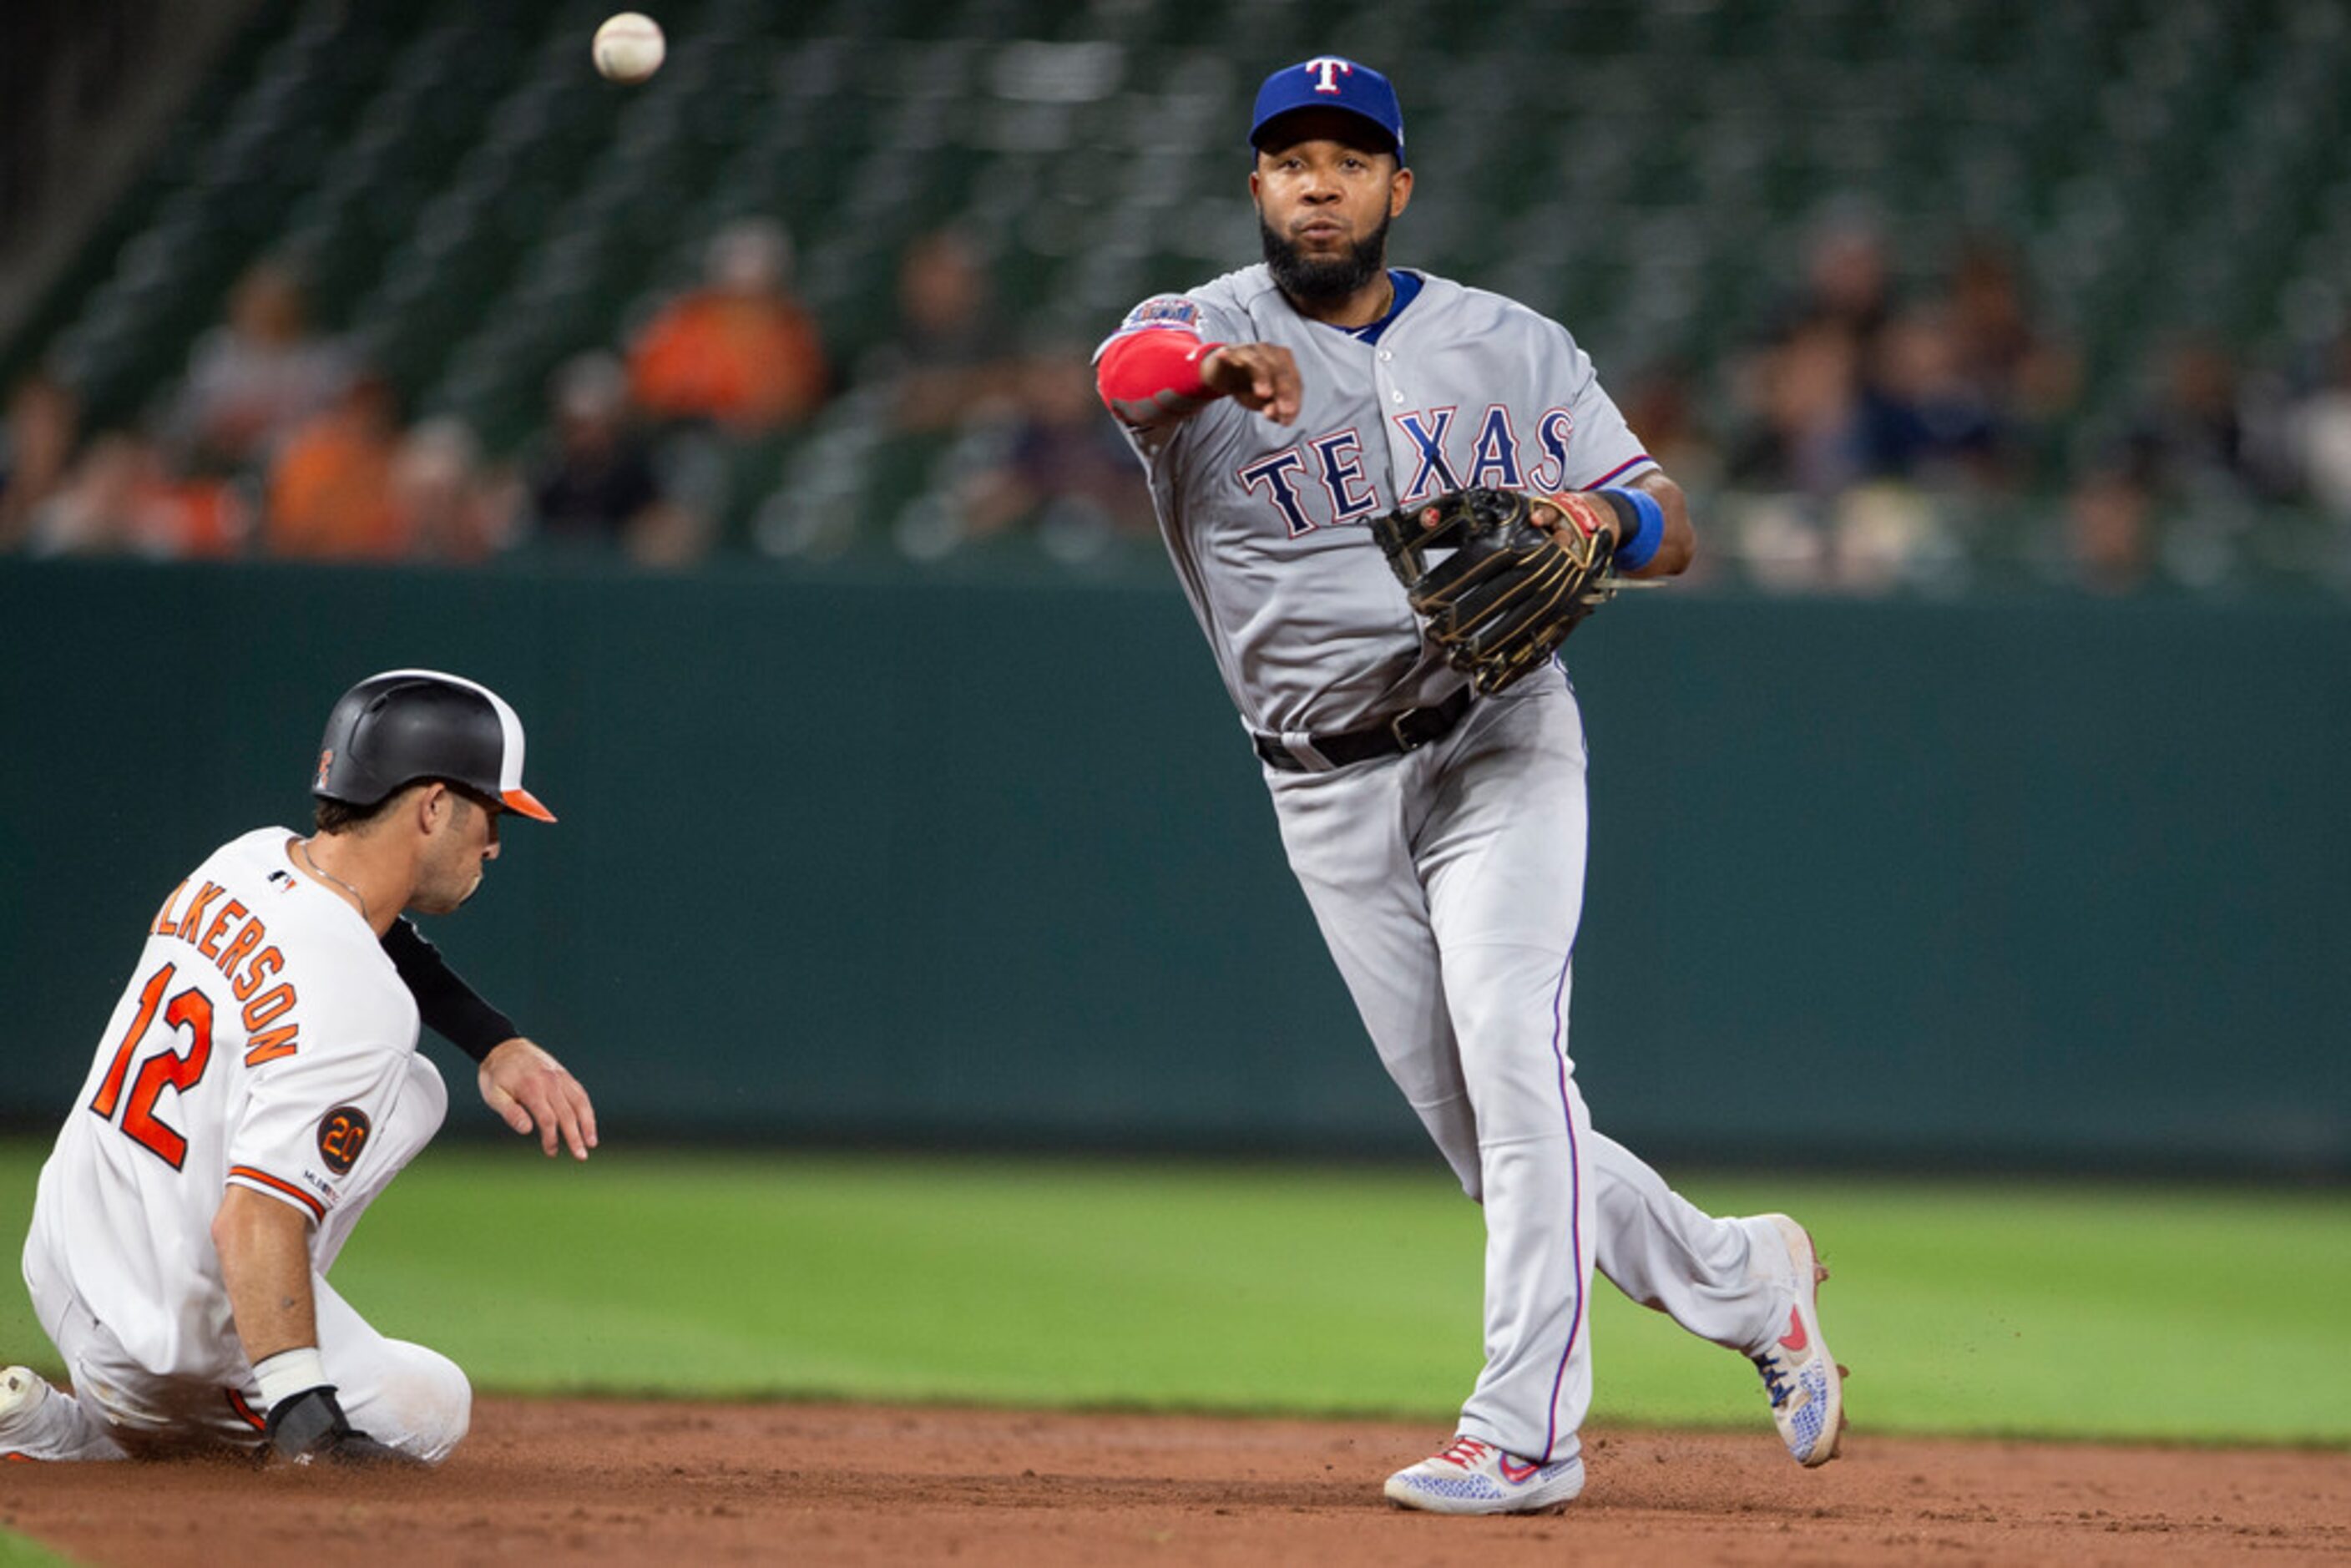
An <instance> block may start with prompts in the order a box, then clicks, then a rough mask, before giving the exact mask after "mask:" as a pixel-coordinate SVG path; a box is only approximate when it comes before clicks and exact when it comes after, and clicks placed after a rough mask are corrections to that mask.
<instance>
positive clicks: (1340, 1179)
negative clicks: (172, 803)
mask: <svg viewBox="0 0 2351 1568" xmlns="http://www.w3.org/2000/svg"><path fill="white" fill-rule="evenodd" d="M39 1157H40V1151H39V1150H38V1149H37V1148H35V1147H32V1146H30V1145H23V1144H14V1145H0V1228H5V1229H6V1231H7V1233H8V1234H11V1235H21V1234H22V1231H23V1223H24V1217H25V1215H26V1213H27V1212H28V1211H29V1209H30V1206H31V1202H32V1190H33V1173H34V1170H35V1168H36V1166H37V1161H38V1159H39ZM1685 1190H1686V1191H1687V1195H1688V1196H1689V1197H1691V1198H1692V1199H1693V1200H1695V1201H1697V1202H1698V1203H1699V1204H1700V1205H1701V1206H1703V1207H1709V1208H1712V1209H1714V1210H1715V1211H1716V1212H1722V1213H1731V1212H1748V1211H1752V1210H1756V1209H1761V1208H1771V1207H1779V1208H1785V1209H1787V1210H1789V1211H1790V1212H1792V1213H1794V1214H1796V1215H1797V1216H1799V1217H1800V1218H1802V1219H1803V1220H1804V1221H1805V1222H1806V1223H1807V1224H1808V1225H1810V1226H1811V1227H1812V1228H1813V1232H1814V1235H1815V1236H1816V1237H1817V1238H1818V1239H1819V1240H1820V1242H1821V1245H1822V1248H1823V1251H1824V1252H1825V1254H1826V1255H1827V1257H1828V1259H1829V1261H1830V1262H1831V1264H1832V1266H1833V1267H1834V1269H1835V1270H1836V1277H1835V1279H1834V1281H1833V1282H1832V1283H1831V1284H1830V1285H1829V1287H1828V1288H1827V1291H1826V1292H1825V1293H1824V1297H1823V1308H1824V1317H1825V1323H1826V1327H1827V1330H1828V1333H1829V1335H1830V1339H1831V1343H1833V1345H1834V1348H1835V1350H1836V1353H1837V1354H1838V1357H1839V1359H1841V1360H1842V1361H1844V1362H1845V1363H1846V1364H1848V1365H1849V1366H1851V1367H1852V1368H1854V1371H1855V1378H1854V1381H1853V1383H1852V1385H1850V1391H1849V1398H1850V1402H1851V1406H1852V1408H1853V1411H1854V1415H1855V1420H1856V1422H1857V1423H1860V1424H1861V1425H1862V1426H1864V1427H1865V1428H1866V1429H1870V1430H1876V1431H1909V1432H1954V1433H2019V1434H2035V1435H2045V1436H2059V1437H2118V1438H2120V1437H2137V1438H2154V1439H2163V1440H2190V1441H2199V1442H2221V1441H2255V1442H2307V1443H2324V1444H2351V1312H2346V1311H2345V1310H2344V1307H2343V1303H2344V1302H2345V1301H2346V1300H2351V1195H2346V1194H2343V1193H2340V1192H2335V1193H2311V1192H2282V1191H2258V1190H2254V1191H2247V1190H2207V1189H2191V1188H2175V1187H2147V1188H2134V1187H2124V1186H2083V1185H2054V1184H2022V1183H2015V1184H1999V1183H1990V1182H1981V1181H1978V1182H1928V1181H1886V1180H1882V1179H1880V1180H1862V1179H1855V1180H1851V1181H1836V1180H1823V1179H1805V1180H1801V1181H1784V1180H1771V1179H1764V1178H1761V1177H1743V1176H1742V1177H1729V1176H1713V1177H1707V1178H1704V1179H1699V1180H1696V1181H1692V1182H1690V1183H1689V1184H1688V1185H1687V1187H1686V1189H1685ZM1481 1242H1482V1239H1481V1235H1480V1231H1479V1214H1478V1210H1477V1209H1476V1208H1475V1207H1472V1206H1471V1205H1469V1204H1468V1203H1467V1202H1465V1201H1463V1200H1462V1199H1461V1198H1460V1197H1459V1196H1458V1193H1456V1192H1455V1191H1453V1189H1452V1188H1451V1187H1450V1186H1449V1185H1448V1183H1447V1179H1446V1177H1445V1176H1444V1175H1443V1174H1442V1173H1441V1172H1440V1171H1439V1170H1438V1169H1437V1167H1436V1165H1435V1162H1434V1161H1433V1160H1431V1161H1430V1162H1427V1163H1426V1165H1425V1166H1412V1167H1410V1168H1403V1169H1395V1170H1389V1169H1372V1170H1361V1169H1344V1170H1326V1169H1311V1168H1298V1167H1284V1166H1204V1165H1159V1164H1149V1165H1143V1164H1137V1165H1127V1164H1078V1163H1066V1164H1065V1163H1059V1162H1025V1163H1024V1162H1008V1161H988V1160H976V1159H974V1160H947V1159H938V1160H893V1159H883V1158H879V1157H870V1158H869V1157H851V1156H841V1157H821V1158H820V1157H781V1156H778V1157H773V1158H762V1157H757V1156H752V1155H717V1156H689V1155H678V1154H674V1153H659V1154H643V1153H636V1152H632V1151H629V1150H627V1149H625V1148H623V1147H615V1146H610V1145H608V1147H607V1148H606V1149H605V1150H604V1151H603V1152H602V1153H601V1154H599V1155H597V1157H596V1158H595V1160H594V1161H592V1162H591V1163H590V1164H589V1165H588V1166H584V1167H574V1166H571V1164H570V1162H569V1161H568V1160H567V1161H564V1162H562V1163H561V1164H553V1163H549V1162H547V1161H544V1160H542V1159H540V1158H539V1157H538V1155H537V1154H536V1152H535V1151H534V1150H532V1149H530V1148H528V1146H526V1145H520V1144H517V1145H514V1146H511V1147H501V1148H482V1147H477V1146H474V1147H452V1148H446V1149H438V1150H433V1151H429V1152H428V1153H427V1154H426V1155H425V1156H424V1157H423V1159H421V1160H420V1161H419V1162H418V1164H417V1166H415V1167H414V1168H413V1169H412V1170H410V1171H409V1172H408V1173H407V1174H406V1175H404V1176H402V1177H401V1179H400V1181H399V1183H398V1184H397V1185H396V1186H394V1187H393V1188H392V1192H391V1193H390V1194H389V1195H388V1196H387V1197H385V1198H383V1199H382V1200H381V1202H380V1203H379V1204H378V1205H377V1207H375V1209H374V1210H372V1211H371V1213H370V1214H369V1216H368V1218H367V1219H366V1220H365V1222H364V1223H363V1224H361V1226H360V1229H359V1233H358V1235H357V1237H356V1239H354V1240H353V1241H352V1243H351V1245H350V1249H349V1250H348V1251H347V1252H346V1254H345V1256H344V1258H343V1260H341V1262H340V1263H339V1264H338V1265H337V1267H336V1270H335V1275H334V1279H335V1282H336V1284H337V1286H338V1288H340V1290H341V1291H342V1292H343V1293H344V1295H345V1296H346V1297H348V1298H349V1299H350V1300H351V1301H353V1302H354V1303H356V1304H357V1305H358V1306H359V1307H360V1310H361V1311H362V1312H366V1313H367V1314H368V1315H369V1317H370V1318H371V1321H373V1322H375V1323H376V1324H377V1325H378V1326H379V1327H381V1328H382V1329H384V1330H385V1331H386V1332H388V1333H394V1334H398V1335H401V1336H402V1337H405V1338H412V1339H416V1340H420V1341H423V1342H424V1343H431V1344H433V1345H434V1346H436V1347H438V1348H440V1349H442V1350H444V1351H446V1352H447V1353H448V1354H451V1355H453V1356H454V1357H455V1358H456V1360H457V1361H458V1362H459V1363H460V1364H463V1365H465V1367H466V1369H467V1370H468V1371H469V1372H470V1373H472V1374H473V1375H474V1377H475V1382H476V1383H477V1384H478V1385H480V1386H482V1387H485V1388H490V1389H501V1390H516V1391H528V1390H558V1389H602V1390H623V1391H664V1392H674V1393H682V1394H696V1395H719V1396H771V1395H785V1396H828V1395H829V1396H855V1397H862V1398H874V1399H893V1400H900V1399H944V1400H955V1401H967V1402H981V1403H1006V1404H1021V1405H1116V1406H1164V1407H1184V1408H1195V1409H1228V1410H1259V1411H1303V1412H1355V1413H1365V1414H1390V1415H1399V1416H1412V1417H1416V1418H1426V1419H1428V1420H1430V1421H1431V1422H1433V1423H1435V1424H1437V1425H1442V1424H1443V1422H1444V1421H1445V1420H1446V1419H1447V1416H1449V1414H1450V1413H1451V1411H1452V1410H1453V1409H1454V1408H1455V1407H1456V1406H1458V1403H1459V1400H1460V1398H1461V1396H1463V1394H1464V1393H1465V1392H1466V1391H1467V1389H1468V1385H1469V1382H1470V1379H1471V1377H1472V1376H1473V1375H1474V1373H1475V1371H1476V1368H1477V1364H1478V1359H1479V1320H1478V1291H1479V1274H1480V1253H1481ZM1596 1294H1597V1301H1596V1302H1595V1305H1594V1312H1593V1326H1594V1335H1595V1339H1594V1343H1595V1345H1596V1347H1597V1351H1596V1354H1597V1363H1596V1377H1597V1383H1598V1396H1597V1403H1596V1409H1595V1418H1596V1419H1599V1420H1602V1421H1615V1422H1641V1423H1666V1424H1674V1425H1692V1426H1727V1427H1751V1426H1752V1425H1754V1424H1755V1422H1756V1421H1758V1420H1759V1419H1760V1418H1761V1403H1760V1394H1759V1393H1758V1390H1757V1386H1756V1383H1755V1379H1754V1375H1753V1374H1752V1372H1751V1371H1750V1369H1749V1368H1748V1367H1747V1366H1746V1365H1745V1364H1743V1363H1741V1362H1740V1361H1739V1360H1738V1359H1737V1358H1736V1357H1734V1356H1732V1355H1730V1354H1729V1353H1726V1352H1723V1351H1720V1350H1718V1349H1715V1348H1714V1347H1712V1346H1710V1345H1707V1344H1704V1343H1699V1342H1698V1341H1696V1340H1693V1339H1691V1338H1689V1337H1688V1336H1687V1335H1686V1334H1684V1333H1681V1332H1680V1331H1679V1330H1678V1329H1677V1328H1675V1327H1674V1326H1673V1325H1672V1324H1671V1323H1670V1322H1667V1320H1665V1319H1664V1318H1662V1317H1659V1316H1657V1315H1656V1314H1654V1313H1650V1312H1644V1311H1642V1310H1640V1309H1639V1308H1636V1307H1634V1306H1632V1305H1630V1304H1629V1303H1627V1302H1626V1301H1624V1299H1623V1298H1621V1297H1619V1296H1617V1295H1616V1294H1615V1293H1614V1291H1612V1290H1610V1289H1609V1288H1608V1287H1606V1286H1605V1285H1603V1286H1601V1287H1600V1288H1599V1290H1598V1291H1597V1292H1596ZM0 1354H6V1355H9V1356H12V1357H17V1358H21V1359H26V1360H29V1361H31V1362H32V1363H33V1364H37V1365H47V1366H48V1367H49V1368H50V1369H51V1370H54V1356H53V1355H52V1354H50V1353H49V1352H48V1348H47V1342H46V1341H45V1340H44V1339H43V1338H42V1337H41V1335H40V1333H39V1330H38V1328H37V1325H36V1324H35V1323H34V1322H33V1321H32V1319H31V1315H30V1312H29V1310H28V1308H27V1307H26V1303H25V1302H24V1300H23V1297H22V1294H21V1291H15V1292H10V1293H9V1299H8V1300H6V1301H5V1303H0Z"/></svg>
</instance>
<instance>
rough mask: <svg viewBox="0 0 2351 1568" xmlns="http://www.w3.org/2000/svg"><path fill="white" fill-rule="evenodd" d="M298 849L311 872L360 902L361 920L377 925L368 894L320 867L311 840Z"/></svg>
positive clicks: (304, 841)
mask: <svg viewBox="0 0 2351 1568" xmlns="http://www.w3.org/2000/svg"><path fill="white" fill-rule="evenodd" d="M298 847H299V848H300V850H301V851H302V858H303V859H304V860H305V861H307V862H309V866H310V869H311V871H313V872H315V873H318V874H319V875H320V876H322V877H325V878H326V879H327V880H328V881H329V882H331V883H334V884H335V885H336V886H337V887H340V888H341V889H342V890H343V891H344V892H345V893H348V894H350V895H351V896H352V897H353V898H356V899H358V900H359V901H360V919H362V920H365V921H366V922H367V923H368V924H369V925H373V924H375V912H374V911H373V910H371V909H370V908H369V907H368V901H367V894H364V893H361V892H360V890H359V889H358V888H356V887H353V886H352V885H351V884H350V883H347V882H345V881H344V880H343V879H342V878H341V877H339V876H337V875H336V874H335V873H333V872H330V871H329V870H328V869H327V868H326V867H325V866H322V865H320V864H319V861H318V857H317V856H315V855H313V854H311V852H310V841H309V840H308V839H303V840H301V841H299V844H298Z"/></svg>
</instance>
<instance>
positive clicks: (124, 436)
mask: <svg viewBox="0 0 2351 1568" xmlns="http://www.w3.org/2000/svg"><path fill="white" fill-rule="evenodd" d="M247 528H248V518H247V516H246V507H245V505H244V503H243V502H242V500H241V499H240V498H239V497H238V495H237V492H236V490H235V487H234V486H230V485H228V484H226V483H225V482H223V481H220V480H217V479H204V478H196V479H179V478H174V477H173V476H172V475H171V474H170V473H169V472H167V470H166V469H165V467H164V465H163V460H162V453H161V451H160V450H159V448H158V447H157V446H156V444H154V443H153V442H152V441H149V440H147V439H146V438H145V437H143V436H139V435H134V434H130V433H128V432H125V431H110V432H109V433H107V434H102V435H99V436H98V437H97V438H96V439H94V440H93V441H91V442H90V444H89V448H88V449H87V450H86V451H84V453H83V454H82V455H81V458H80V460H79V461H78V462H77V463H76V464H75V465H74V466H73V469H72V471H71V473H69V474H68V476H67V477H66V480H65V483H64V484H63V485H61V486H59V487H58V488H57V491H56V492H55V493H54V494H53V495H51V496H50V497H48V498H47V500H46V501H44V502H42V503H41V504H40V505H39V506H38V507H36V508H34V511H33V515H32V518H31V524H30V528H29V530H28V533H27V538H26V549H27V550H29V551H30V552H31V553H33V554H35V555H140V556H147V557H150V558H152V559H181V558H183V557H188V556H225V555H234V554H235V553H236V552H237V550H238V549H240V548H241V547H242V545H243V543H244V539H245V536H246V531H247Z"/></svg>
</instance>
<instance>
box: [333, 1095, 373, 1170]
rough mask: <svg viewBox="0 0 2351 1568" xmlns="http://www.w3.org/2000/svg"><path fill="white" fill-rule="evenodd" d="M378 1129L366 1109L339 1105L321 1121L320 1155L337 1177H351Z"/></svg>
mask: <svg viewBox="0 0 2351 1568" xmlns="http://www.w3.org/2000/svg"><path fill="white" fill-rule="evenodd" d="M374 1130H375V1127H374V1124H372V1123H371V1122H370V1121H369V1120H368V1117H367V1113H366V1112H364V1111H362V1110H360V1108H359V1107H358V1106H356V1105H338V1106H336V1107H335V1108H334V1109H333V1110H331V1111H329V1112H328V1113H327V1114H326V1117H325V1119H324V1120H322V1121H320V1122H319V1158H320V1159H322V1160H324V1161H326V1162H327V1168H328V1169H329V1170H330V1171H332V1172H334V1173H335V1174H336V1175H337V1176H349V1175H350V1174H351V1166H354V1165H356V1164H357V1163H358V1162H359V1157H360V1150H361V1149H363V1148H365V1147H367V1141H368V1134H370V1133H371V1132H373V1131H374Z"/></svg>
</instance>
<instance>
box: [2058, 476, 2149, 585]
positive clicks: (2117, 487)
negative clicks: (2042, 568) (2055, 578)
mask: <svg viewBox="0 0 2351 1568" xmlns="http://www.w3.org/2000/svg"><path fill="white" fill-rule="evenodd" d="M2153 512H2154V497H2153V495H2152V494H2151V492H2150V491H2149V489H2148V487H2147V481H2146V479H2145V477H2144V476H2143V475H2141V474H2139V473H2135V472H2133V471H2132V469H2131V468H2130V467H2129V466H2128V465H2124V464H2103V465H2097V466H2094V467H2093V468H2092V469H2091V470H2090V471H2089V472H2088V473H2087V474H2086V475H2085V476H2084V477H2083V478H2082V480H2081V481H2080V483H2078V484H2076V485H2075V486H2074V488H2073V492H2072V494H2070V495H2069V496H2067V497H2066V498H2065V547H2066V558H2067V562H2068V565H2069V567H2070V569H2071V576H2072V578H2073V580H2074V582H2075V583H2076V584H2078V585H2079V586H2081V587H2083V588H2086V589H2088V590H2089V591H2091V592H2093V593H2128V592H2130V591H2132V590H2134V589H2137V588H2141V587H2144V586H2145V585H2146V583H2147V578H2148V575H2149V573H2150V571H2151V570H2152V568H2153V566H2154V564H2155V538H2154V528H2153V524H2152V517H2153Z"/></svg>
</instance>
